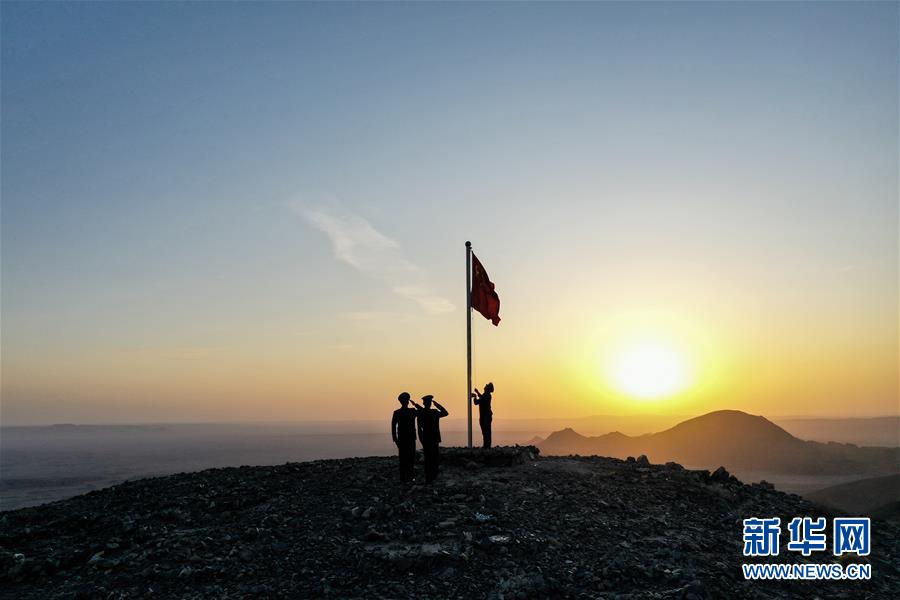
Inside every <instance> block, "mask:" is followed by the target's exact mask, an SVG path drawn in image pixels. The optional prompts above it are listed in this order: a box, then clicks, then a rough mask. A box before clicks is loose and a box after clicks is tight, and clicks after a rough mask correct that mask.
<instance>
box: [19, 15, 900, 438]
mask: <svg viewBox="0 0 900 600" xmlns="http://www.w3.org/2000/svg"><path fill="white" fill-rule="evenodd" d="M897 17H898V6H897V4H896V3H784V4H773V3H742V4H736V3H629V4H625V3H596V4H538V3H534V4H453V5H451V4H351V3H340V4H299V3H269V4H259V3H232V4H206V3H189V4H188V3H116V4H112V3H91V4H84V3H77V4H76V3H69V4H56V3H54V4H18V3H4V4H3V7H2V34H3V35H2V38H3V39H2V170H3V172H2V175H3V179H2V269H3V271H2V277H3V280H2V284H3V285H2V310H3V348H2V349H3V358H4V365H3V367H4V369H3V371H4V372H3V375H4V381H3V386H4V407H3V408H4V411H5V412H6V415H7V417H8V418H11V419H16V420H21V421H28V420H41V419H49V420H57V417H58V418H59V419H63V418H66V417H69V418H70V420H77V419H84V420H93V419H95V418H98V417H106V416H110V415H113V416H114V417H115V418H122V419H128V418H134V419H150V420H153V419H159V418H162V417H163V416H166V415H171V414H175V415H176V416H181V417H184V418H192V419H207V418H209V419H214V418H217V417H222V415H225V416H230V415H233V416H234V418H245V417H247V416H248V413H246V412H245V411H242V410H241V409H240V408H239V407H240V405H241V398H242V397H245V396H246V394H247V393H249V392H248V391H247V390H260V385H262V391H260V392H259V396H260V399H259V405H260V406H263V407H265V409H264V410H263V412H264V413H265V415H269V416H272V417H278V418H282V417H285V418H286V417H291V416H298V415H299V416H303V415H304V414H307V413H309V414H315V415H320V416H321V415H324V416H328V415H331V414H332V413H331V412H330V411H331V410H333V407H334V406H339V407H345V406H350V405H352V403H353V402H354V401H355V400H356V399H358V398H359V397H360V396H366V397H367V396H368V394H371V395H372V397H373V398H376V397H380V396H384V395H387V396H388V397H390V394H389V391H390V390H393V389H394V388H395V387H396V380H397V379H398V378H402V377H404V375H403V373H404V367H403V365H407V367H405V368H406V369H407V371H410V370H411V375H410V377H412V378H413V380H414V382H415V383H418V384H420V385H434V386H435V387H436V388H437V389H438V390H439V391H440V392H442V393H444V394H452V393H455V392H454V390H455V388H456V387H458V383H457V380H458V373H457V371H459V368H460V365H459V364H458V360H459V359H461V356H462V354H461V338H460V334H461V331H462V330H461V327H460V323H461V319H462V318H463V316H462V315H463V312H462V309H461V306H462V303H463V302H464V297H463V291H462V286H461V280H462V279H461V278H462V273H461V268H462V256H463V254H462V253H463V242H464V241H465V240H466V239H471V240H472V241H473V243H474V244H475V251H476V253H478V254H479V256H481V257H482V260H483V262H484V263H485V266H486V267H487V268H488V270H489V272H490V273H491V274H492V276H493V277H494V279H495V280H497V283H498V289H500V291H501V292H502V293H503V295H502V296H501V298H502V299H503V301H504V308H505V310H506V312H505V313H504V319H505V321H504V332H503V333H502V334H500V333H499V330H498V332H497V335H494V336H493V337H491V338H488V337H487V336H488V335H489V334H488V333H487V331H489V330H485V331H484V332H483V333H481V334H479V335H483V336H484V338H483V344H484V345H483V346H480V348H483V354H481V355H480V356H484V357H485V359H486V360H488V361H489V364H490V365H497V367H496V368H497V370H498V371H500V372H503V373H507V372H508V373H509V377H510V379H513V373H514V372H515V371H516V370H519V369H522V368H523V367H525V368H526V370H528V371H529V372H536V371H537V372H541V369H544V368H545V369H546V372H543V374H542V375H540V379H541V382H546V381H548V380H550V381H552V380H554V379H557V378H563V379H565V378H569V379H572V378H574V379H578V377H580V375H575V374H574V373H575V372H580V371H579V370H580V369H582V366H572V365H571V364H568V362H573V361H569V360H568V359H566V358H558V357H559V356H560V354H561V352H562V351H561V350H560V349H561V348H573V347H577V348H579V350H578V352H581V350H580V348H581V347H582V345H584V344H587V345H590V343H589V342H583V341H582V337H584V336H583V335H582V334H583V332H584V329H585V328H586V327H593V326H594V325H595V323H596V322H599V321H603V318H602V317H598V316H597V315H615V314H619V313H622V312H629V311H634V310H638V311H640V310H645V309H646V310H653V311H657V312H658V311H664V312H667V313H669V314H671V315H674V316H673V317H672V318H673V319H675V320H686V321H689V322H691V323H692V327H695V328H698V329H702V330H703V331H706V332H717V333H716V334H709V336H710V337H713V338H717V339H718V338H719V337H722V338H725V339H724V341H720V342H716V343H717V344H718V343H721V345H722V347H723V348H728V349H729V352H733V353H735V354H736V355H738V356H740V357H743V358H741V359H740V360H738V359H735V361H736V362H737V363H741V362H742V361H744V360H745V359H746V361H747V362H746V363H745V364H748V365H753V366H752V368H753V369H762V370H764V371H766V372H767V373H768V372H770V371H773V370H775V371H777V370H778V369H777V368H776V367H775V366H774V365H761V364H760V361H762V362H765V361H764V359H763V358H762V357H763V356H764V355H765V354H766V348H767V347H768V346H771V345H772V344H776V345H781V346H785V347H791V348H793V346H794V345H796V344H799V345H802V346H803V347H804V348H806V347H807V346H811V347H816V346H819V347H826V348H830V349H832V350H833V351H834V352H838V349H842V350H841V352H846V353H848V354H849V355H856V354H858V353H859V352H860V351H865V349H866V348H868V349H872V348H875V351H874V354H877V356H878V357H879V358H878V359H877V361H876V362H877V365H876V366H874V367H872V369H874V371H873V372H870V371H868V370H865V369H863V371H860V372H859V373H857V375H856V378H855V379H854V378H853V377H850V379H848V380H847V382H846V385H844V387H841V385H838V384H836V383H835V384H834V385H832V386H831V387H832V388H833V389H837V390H838V391H837V392H834V394H835V395H834V396H833V397H831V396H829V397H828V398H827V399H823V395H822V389H821V388H822V385H823V384H822V383H821V382H820V381H818V382H816V383H815V385H813V381H814V380H815V379H816V377H814V376H813V375H812V374H810V375H809V382H810V385H809V387H808V389H806V388H804V389H793V388H785V389H781V388H779V387H778V385H780V384H779V383H777V382H780V381H782V380H781V379H779V378H778V377H776V376H775V375H772V381H773V383H772V384H771V385H770V386H769V387H763V388H761V389H758V390H757V389H754V390H753V393H752V394H751V393H750V392H747V395H748V398H747V399H746V400H740V401H741V402H746V403H748V404H747V406H749V407H753V408H757V409H758V410H760V411H762V410H770V408H775V407H779V406H780V404H779V402H778V401H777V400H776V399H777V398H781V397H783V395H784V394H789V395H790V396H791V397H792V398H798V400H797V402H798V404H797V407H796V411H794V412H815V410H816V409H817V407H819V406H824V407H825V410H826V412H828V411H831V412H836V411H838V412H839V410H840V407H841V406H842V403H845V402H846V401H847V399H848V398H847V392H846V390H853V389H865V393H866V394H867V397H866V399H865V401H864V403H869V404H865V406H867V407H868V409H869V410H870V411H871V412H884V411H885V410H887V409H888V408H890V407H891V406H894V407H896V402H897V395H896V336H892V337H891V338H888V337H885V334H884V333H883V332H884V331H885V330H889V331H894V332H896V331H897V326H896V325H897V227H898V218H897V185H898V180H897V169H898V130H897V119H898V116H897V115H898V75H897V58H898V57H897V47H898V25H897V22H898V18H897ZM342 240H343V241H342ZM342 243H343V244H344V245H343V246H341V244H342ZM348 243H349V244H350V246H351V247H352V248H353V249H354V250H351V251H349V254H348V251H347V244H348ZM342 248H343V254H342ZM348 256H356V257H357V259H358V260H356V262H355V264H354V260H348ZM807 321H809V322H807ZM585 323H589V324H590V325H587V326H586V325H585ZM823 324H824V325H823ZM596 326H597V327H599V328H600V329H602V328H603V324H602V323H601V324H599V325H596ZM785 328H787V329H785ZM891 328H892V329H891ZM757 331H763V332H764V333H763V334H758V333H756V332H757ZM507 332H508V333H507ZM811 332H816V333H815V335H813V336H812V337H811ZM780 334H783V335H784V336H785V337H786V338H788V339H787V340H785V341H781V342H776V341H775V340H776V339H780V338H779V337H778V336H779V335H780ZM504 336H505V337H504ZM579 336H581V337H579ZM816 336H822V337H816ZM588 337H590V336H588ZM797 340H803V344H800V342H798V341H797ZM892 340H893V341H892ZM530 344H533V345H534V346H535V349H532V350H522V349H521V348H522V347H523V346H529V345H530ZM510 348H516V349H517V350H515V352H512V351H511V350H510ZM537 348H542V349H543V352H544V354H542V351H539V350H538V349H537ZM129 352H131V353H134V352H137V353H138V354H137V355H136V357H132V358H131V359H129V360H128V361H126V363H124V364H119V363H117V362H116V361H117V360H120V359H121V357H122V356H123V353H124V354H126V355H127V354H128V353H129ZM573 352H574V351H573ZM578 352H575V353H576V354H577V353H578ZM803 352H811V351H809V350H804V351H803ZM385 353H388V354H392V355H394V356H395V357H396V358H397V360H396V361H395V362H391V361H387V362H386V361H385V360H384V359H383V355H384V354H385ZM722 353H724V351H723V352H717V354H722ZM798 353H800V351H799V350H798V351H797V352H795V353H794V356H797V355H798ZM801 354H802V353H801ZM548 355H549V356H551V357H553V358H552V359H551V360H549V361H548V360H547V356H548ZM185 356H188V357H190V360H189V361H188V362H189V363H190V367H185V366H184V362H185V361H184V360H182V359H183V357H185ZM510 356H512V357H510ZM748 356H751V357H754V358H752V359H748V358H746V357H748ZM803 356H804V357H805V358H804V359H803V361H802V362H803V365H808V364H809V363H810V361H812V362H813V363H815V362H816V361H819V362H818V364H832V362H839V361H840V359H841V355H840V354H839V353H838V354H834V355H833V356H832V355H831V354H829V355H828V356H818V355H815V354H813V355H810V356H807V355H806V354H803ZM172 357H175V358H172ZM423 357H432V358H431V359H427V358H423ZM170 359H171V360H172V361H173V363H176V366H174V367H167V366H166V365H167V363H166V361H167V360H170ZM429 360H430V361H431V362H429ZM779 360H782V358H780V359H779ZM453 361H457V362H453ZM567 361H568V362H567ZM579 361H580V359H579ZM892 361H893V363H892ZM433 362H438V363H441V364H446V365H449V366H447V367H446V368H443V367H442V368H438V367H435V366H432V364H433ZM574 362H578V361H574ZM410 364H412V365H413V366H412V367H409V365H410ZM890 364H893V367H890V366H889V365H890ZM111 365H112V366H111ZM148 365H151V366H148ZM152 365H155V366H152ZM292 365H293V366H292ZM348 365H350V366H352V370H353V372H354V373H357V374H359V373H363V374H364V373H369V372H373V371H378V372H380V373H383V376H379V377H374V376H373V377H372V378H369V376H366V375H359V377H360V378H361V381H360V382H359V383H358V384H355V386H351V387H352V388H353V389H352V391H350V392H347V393H346V395H344V394H343V393H341V392H339V391H335V390H332V389H330V388H329V387H328V386H324V385H322V384H318V383H313V380H316V379H317V377H316V375H317V374H319V373H327V374H328V375H329V376H333V377H339V376H340V373H341V372H342V370H344V369H346V368H347V366H348ZM484 368H490V367H487V366H485V367H484ZM786 368H788V369H790V367H786ZM797 368H806V367H804V366H802V365H801V366H798V367H797ZM204 369H205V371H204ZM244 369H246V370H249V371H252V372H254V373H256V377H258V379H256V378H253V377H251V378H250V379H248V380H247V381H246V382H244V381H243V380H241V381H236V380H232V379H231V378H232V377H234V375H233V373H234V371H235V370H244ZM124 372H128V373H131V374H132V375H133V376H129V377H125V376H124V375H122V373H124ZM845 375H846V374H845ZM891 375H894V379H893V384H891V383H890V377H891ZM536 377H537V376H536ZM734 377H735V375H734V374H732V375H730V376H729V381H731V380H733V379H734ZM848 377H849V375H848ZM417 378H418V379H417ZM161 379H162V380H165V381H167V382H169V383H168V384H167V385H165V386H162V387H159V386H160V385H161V384H160V383H159V381H160V380H161ZM212 382H216V383H212ZM261 382H271V386H272V390H271V395H270V396H267V393H268V392H266V391H265V390H266V389H268V388H267V386H268V384H266V383H262V384H261ZM432 382H433V384H432ZM861 382H862V383H861ZM862 384H864V385H863V388H860V385H862ZM517 385H519V386H520V387H519V388H516V389H517V393H518V394H519V395H520V396H521V397H522V398H523V400H522V401H523V406H527V407H529V408H528V410H529V411H531V412H532V413H533V414H534V415H537V416H539V415H540V414H541V410H543V409H542V408H541V405H542V404H541V401H540V398H538V397H537V396H534V397H531V396H530V395H529V392H528V390H529V389H535V387H536V386H535V384H534V383H533V382H529V381H528V380H527V378H526V379H523V381H522V382H521V384H517ZM542 385H543V384H542ZM546 385H547V386H550V384H549V383H546ZM891 385H893V388H891ZM454 386H455V387H454ZM540 387H541V386H537V388H540ZM845 388H846V390H845ZM870 388H871V389H870ZM225 390H237V391H233V392H226V391H225ZM579 390H581V391H576V390H574V389H573V390H572V391H571V394H570V395H571V396H572V397H573V400H572V404H571V406H568V407H567V410H570V411H571V412H572V413H573V414H576V413H579V412H581V413H583V412H603V411H604V410H617V409H618V410H621V406H620V405H619V404H616V403H615V402H613V401H611V400H610V403H606V404H605V403H604V402H605V401H604V400H602V393H601V392H600V391H599V390H598V389H591V388H590V386H584V385H581V386H580V387H579ZM227 393H233V398H232V402H233V404H232V405H229V406H231V408H228V409H224V411H223V412H222V413H221V414H219V412H218V411H219V409H218V408H216V407H218V406H219V405H218V404H216V402H215V401H214V399H215V398H221V396H222V395H223V394H226V395H227ZM255 393H256V392H254V394H255ZM242 394H244V396H242ZM751 396H752V399H751ZM124 397H127V398H132V399H133V403H132V404H129V403H125V404H123V401H122V398H124ZM296 398H302V399H303V400H302V401H300V405H301V408H299V409H297V408H291V407H292V406H294V407H296V403H295V404H292V400H291V399H296ZM326 398H327V399H326ZM526 398H527V400H526ZM590 398H595V399H597V405H596V406H590V408H588V406H589V403H590V401H591V400H590ZM760 398H762V399H760ZM307 402H308V405H306V404H304V403H307ZM685 402H687V404H685V405H683V406H679V407H678V409H679V410H685V409H687V410H690V409H692V408H693V407H694V406H695V405H693V404H691V402H692V400H690V399H687V400H685ZM711 402H712V400H710V398H708V397H705V396H703V397H702V398H701V397H700V396H698V398H697V399H696V406H698V407H699V406H709V405H710V403H711ZM760 402H762V404H759V403H760ZM180 407H189V408H184V409H183V412H179V411H182V408H180ZM236 407H237V408H236ZM341 410H343V409H341ZM372 410H373V414H377V410H375V409H372ZM673 410H675V409H674V408H673ZM788 412H791V411H788Z"/></svg>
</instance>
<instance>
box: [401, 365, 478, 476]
mask: <svg viewBox="0 0 900 600" xmlns="http://www.w3.org/2000/svg"><path fill="white" fill-rule="evenodd" d="M493 391H494V384H493V383H488V384H487V385H485V386H484V392H483V393H482V392H479V391H478V389H477V388H476V389H475V393H473V394H472V398H473V401H474V403H475V404H476V405H478V409H479V419H478V422H479V424H480V425H481V434H482V436H483V438H484V447H485V448H490V447H491V421H492V418H493V413H492V411H491V395H492V393H493ZM397 400H398V401H399V402H400V405H401V406H400V408H398V409H397V410H395V411H394V415H393V417H392V419H391V437H392V438H393V440H394V443H395V444H396V445H397V450H398V451H399V455H400V479H402V480H403V481H412V480H413V477H414V473H415V463H416V438H417V437H418V440H419V442H421V444H422V454H423V456H424V457H425V482H426V483H431V482H432V481H434V479H435V477H437V474H438V466H439V464H440V459H441V457H440V443H441V419H443V418H444V417H446V416H447V415H449V414H450V413H448V412H447V409H445V408H444V407H443V406H441V405H440V403H439V402H436V401H435V400H434V396H431V395H427V396H422V405H421V406H420V405H418V404H416V403H415V402H413V401H412V400H411V399H410V395H409V393H408V392H403V393H402V394H400V395H399V396H397ZM410 404H412V405H413V407H414V408H410V406H409V405H410ZM432 405H433V406H434V408H432Z"/></svg>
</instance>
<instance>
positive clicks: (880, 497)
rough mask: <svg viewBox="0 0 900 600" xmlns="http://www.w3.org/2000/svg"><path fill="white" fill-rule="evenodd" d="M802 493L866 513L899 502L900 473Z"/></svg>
mask: <svg viewBox="0 0 900 600" xmlns="http://www.w3.org/2000/svg"><path fill="white" fill-rule="evenodd" d="M803 495H804V496H805V497H806V498H808V499H810V500H812V501H814V502H819V503H821V504H824V505H825V506H830V507H833V508H837V509H840V510H843V511H847V512H848V513H855V514H860V515H867V514H869V513H870V512H872V511H877V510H880V509H882V507H887V506H889V505H892V504H893V505H896V504H897V503H900V475H887V476H885V477H872V478H869V479H861V480H859V481H852V482H850V483H844V484H842V485H835V486H831V487H827V488H824V489H821V490H816V491H814V492H808V493H805V494H803Z"/></svg>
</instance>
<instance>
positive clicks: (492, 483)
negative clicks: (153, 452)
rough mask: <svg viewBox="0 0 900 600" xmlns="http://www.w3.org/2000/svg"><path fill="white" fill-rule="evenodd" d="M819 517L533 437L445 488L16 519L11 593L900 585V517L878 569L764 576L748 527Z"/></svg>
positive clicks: (356, 462)
mask: <svg viewBox="0 0 900 600" xmlns="http://www.w3.org/2000/svg"><path fill="white" fill-rule="evenodd" d="M417 470H418V475H420V476H421V466H420V465H419V466H417ZM807 515H808V516H817V515H825V516H828V517H830V516H831V515H830V514H828V513H822V512H820V511H819V510H817V509H815V508H814V507H813V506H812V505H810V504H809V503H808V502H807V501H805V500H803V499H801V498H800V497H798V496H793V495H786V494H783V493H781V492H776V491H774V490H771V489H768V488H766V487H763V486H759V485H754V486H748V485H743V484H741V483H740V482H738V481H736V480H734V478H732V477H729V476H728V475H727V474H724V473H716V474H713V476H710V474H709V472H707V471H686V470H683V469H681V468H680V467H679V466H678V465H675V464H669V465H665V466H664V465H650V464H647V463H646V462H644V461H641V460H638V461H633V460H632V461H627V462H626V461H621V460H616V459H610V458H599V457H584V458H582V457H553V458H543V457H540V458H538V457H537V455H536V450H535V449H533V448H515V449H512V448H499V449H494V450H492V451H489V452H483V451H480V450H478V451H465V450H462V449H450V450H448V451H447V452H446V460H445V463H444V466H443V470H442V473H441V476H440V478H439V480H438V481H437V482H436V483H435V484H434V485H432V486H428V487H426V486H422V485H410V486H401V485H399V484H398V483H397V481H396V461H395V459H393V458H358V459H345V460H326V461H316V462H308V463H289V464H285V465H281V466H274V467H240V468H227V469H210V470H206V471H201V472H198V473H185V474H178V475H172V476H168V477H160V478H155V479H143V480H139V481H132V482H127V483H123V484H121V485H117V486H115V487H112V488H108V489H105V490H100V491H96V492H92V493H90V494H86V495H84V496H78V497H75V498H71V499H69V500H64V501H60V502H55V503H53V504H49V505H45V506H40V507H35V508H25V509H21V510H17V511H10V512H5V513H0V595H2V596H3V597H16V598H54V597H61V598H62V597H65V598H72V597H98V598H99V597H104V598H119V597H163V596H178V597H183V598H192V597H217V598H234V597H245V596H251V595H252V596H269V597H305V598H309V597H339V598H348V597H352V598H373V597H384V598H444V597H447V598H481V597H490V598H498V599H499V598H526V597H569V598H575V597H579V598H580V597H600V598H607V597H609V598H612V597H635V598H638V597H640V598H723V597H732V598H733V597H751V598H771V597H774V598H781V597H801V596H802V597H814V596H819V597H828V598H865V597H870V598H888V597H897V594H898V593H900V573H898V567H897V563H898V557H900V553H898V548H900V530H898V529H897V528H896V527H894V526H891V525H888V524H886V523H882V522H877V521H876V522H875V523H873V535H872V543H873V548H872V555H871V557H870V558H871V563H872V580H871V581H868V582H858V581H853V582H832V581H822V582H811V581H810V582H786V581H782V582H777V581H775V582H745V581H744V580H743V576H742V573H741V569H740V566H739V565H740V563H741V561H742V556H741V547H742V543H741V530H742V525H741V520H742V519H743V518H746V517H750V516H780V517H781V519H782V522H783V523H785V522H786V521H788V520H790V518H792V517H794V516H807ZM829 530H830V527H829ZM781 542H782V549H781V555H780V556H779V557H778V561H780V562H797V561H801V560H803V557H802V556H801V555H800V554H799V553H795V552H790V551H788V550H787V549H786V548H785V547H784V544H786V543H787V535H786V531H785V533H784V534H783V535H782V536H781ZM829 544H830V531H829ZM829 547H830V545H829ZM832 559H833V557H832V556H831V555H830V552H822V553H814V554H813V555H812V557H810V559H809V560H810V561H812V562H830V561H831V560H832Z"/></svg>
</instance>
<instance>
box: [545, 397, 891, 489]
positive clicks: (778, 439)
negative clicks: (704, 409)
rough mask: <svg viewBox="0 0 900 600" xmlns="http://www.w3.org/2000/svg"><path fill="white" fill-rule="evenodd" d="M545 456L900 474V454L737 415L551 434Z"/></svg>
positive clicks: (804, 471) (728, 412)
mask: <svg viewBox="0 0 900 600" xmlns="http://www.w3.org/2000/svg"><path fill="white" fill-rule="evenodd" d="M540 448H541V451H542V452H543V453H545V454H555V455H565V454H582V455H594V454H596V455H602V456H612V457H616V458H624V457H626V456H637V455H639V454H646V455H647V456H648V457H649V459H650V460H651V461H652V462H666V461H675V462H679V463H684V464H686V465H692V466H696V467H705V468H715V467H717V466H719V465H724V466H725V467H727V468H728V469H732V470H735V469H736V470H754V471H768V472H772V473H793V474H806V475H829V474H835V475H837V474H886V473H896V472H898V471H900V449H897V448H871V447H870V448H866V447H859V446H855V445H853V444H837V443H827V444H823V443H820V442H807V441H803V440H801V439H798V438H796V437H794V436H792V435H791V434H790V433H788V432H787V431H785V430H784V429H782V428H781V427H779V426H778V425H775V424H774V423H772V422H771V421H769V420H768V419H766V418H764V417H761V416H756V415H749V414H747V413H744V412H741V411H737V410H720V411H716V412H711V413H709V414H706V415H702V416H700V417H695V418H693V419H688V420H687V421H684V422H682V423H679V424H678V425H675V426H674V427H672V428H670V429H666V430H665V431H661V432H659V433H652V434H646V435H641V436H627V435H624V434H622V433H619V432H613V433H608V434H606V435H601V436H596V437H586V436H583V435H580V434H579V433H577V432H575V431H574V430H572V429H563V430H562V431H557V432H554V433H552V434H550V435H549V436H548V437H547V439H546V440H544V442H543V443H542V444H541V445H540Z"/></svg>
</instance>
